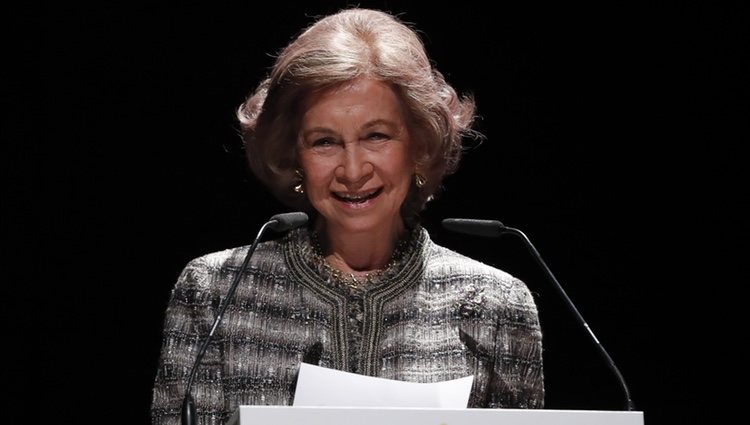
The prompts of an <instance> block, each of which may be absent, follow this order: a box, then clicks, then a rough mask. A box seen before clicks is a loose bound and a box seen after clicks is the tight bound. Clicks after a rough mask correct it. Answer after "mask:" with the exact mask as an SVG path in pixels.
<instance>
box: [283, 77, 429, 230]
mask: <svg viewBox="0 0 750 425" xmlns="http://www.w3.org/2000/svg"><path fill="white" fill-rule="evenodd" d="M297 143H298V152H299V161H300V165H301V167H302V170H303V172H304V187H305V193H306V194H307V197H308V199H309V200H310V202H311V203H312V205H313V207H314V208H315V209H316V210H317V211H318V212H319V213H320V214H321V216H322V217H323V218H324V219H325V221H326V225H327V227H328V228H329V229H335V230H336V231H343V232H355V233H359V232H371V231H376V232H378V233H380V234H382V235H383V236H386V235H388V234H389V233H390V232H393V231H398V230H399V229H400V228H401V227H400V226H402V221H401V216H400V212H399V210H400V208H401V204H402V203H403V202H404V199H406V195H407V193H408V192H409V187H410V185H411V182H412V176H413V174H414V172H415V165H414V162H413V161H412V159H411V157H410V155H409V151H410V149H409V148H410V146H409V144H410V138H409V131H408V126H407V123H406V115H405V113H404V111H403V108H402V106H401V103H400V101H399V99H398V96H397V95H396V93H395V92H394V90H393V89H392V88H391V87H390V86H389V85H387V84H385V83H382V82H379V81H375V80H371V79H364V78H363V79H358V80H355V81H353V82H351V83H349V84H345V85H343V86H340V87H335V88H332V89H329V90H326V91H323V92H322V93H319V94H316V95H313V96H311V97H310V98H309V99H308V100H307V102H306V104H305V107H304V109H303V113H302V121H301V126H300V133H299V137H298V142H297ZM386 232H389V233H386ZM391 234H392V233H391Z"/></svg>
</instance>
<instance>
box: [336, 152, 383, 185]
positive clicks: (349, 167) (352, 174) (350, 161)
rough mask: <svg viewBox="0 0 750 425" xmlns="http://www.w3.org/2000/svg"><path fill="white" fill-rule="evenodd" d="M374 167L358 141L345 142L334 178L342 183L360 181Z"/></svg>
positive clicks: (365, 177)
mask: <svg viewBox="0 0 750 425" xmlns="http://www.w3.org/2000/svg"><path fill="white" fill-rule="evenodd" d="M373 170H374V167H373V165H372V162H370V160H369V158H368V157H367V153H366V152H363V150H362V148H361V147H360V146H359V144H358V143H347V144H346V145H345V148H344V152H343V154H342V159H341V163H340V164H339V165H338V167H336V173H335V174H336V178H337V179H339V180H340V181H342V182H343V183H348V184H352V183H362V182H364V181H365V180H367V178H368V177H369V176H370V175H371V174H372V172H373Z"/></svg>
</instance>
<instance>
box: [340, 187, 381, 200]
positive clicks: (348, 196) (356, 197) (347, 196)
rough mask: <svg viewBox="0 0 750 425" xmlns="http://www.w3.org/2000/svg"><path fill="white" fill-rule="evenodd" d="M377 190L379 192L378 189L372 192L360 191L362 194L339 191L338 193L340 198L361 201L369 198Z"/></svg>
mask: <svg viewBox="0 0 750 425" xmlns="http://www.w3.org/2000/svg"><path fill="white" fill-rule="evenodd" d="M375 192H377V189H376V190H373V191H372V192H368V193H360V194H349V193H337V194H336V195H338V196H339V197H340V198H343V199H346V200H348V201H360V200H362V199H366V198H369V197H370V196H372V195H373V194H374V193H375Z"/></svg>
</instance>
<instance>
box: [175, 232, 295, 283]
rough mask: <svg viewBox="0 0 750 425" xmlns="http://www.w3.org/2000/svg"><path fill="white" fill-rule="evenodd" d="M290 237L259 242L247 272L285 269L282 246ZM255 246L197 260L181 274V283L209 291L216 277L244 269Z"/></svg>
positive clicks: (234, 248)
mask: <svg viewBox="0 0 750 425" xmlns="http://www.w3.org/2000/svg"><path fill="white" fill-rule="evenodd" d="M285 239H286V238H278V239H273V240H268V241H264V242H261V243H259V244H258V245H257V246H256V248H255V251H254V252H253V253H252V257H250V261H249V263H248V265H247V268H246V272H255V273H257V272H259V271H263V270H266V271H271V270H267V269H272V268H278V267H283V264H284V261H283V253H282V246H283V244H284V243H286V242H285ZM250 248H251V245H242V246H237V247H232V248H226V249H223V250H220V251H214V252H209V253H206V254H203V255H201V256H199V257H195V258H193V259H191V260H190V261H188V262H187V264H186V265H185V267H184V268H183V269H182V271H181V272H180V277H179V284H180V285H182V286H192V287H196V289H199V288H206V287H208V286H211V282H212V280H213V278H214V277H223V278H226V277H227V276H230V275H233V274H236V273H237V272H239V271H240V269H241V268H242V265H243V263H244V262H245V258H246V256H247V255H248V252H249V251H250Z"/></svg>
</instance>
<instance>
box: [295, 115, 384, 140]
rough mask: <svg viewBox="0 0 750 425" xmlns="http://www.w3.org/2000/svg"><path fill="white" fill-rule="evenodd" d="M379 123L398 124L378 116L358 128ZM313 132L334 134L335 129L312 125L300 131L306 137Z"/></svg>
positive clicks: (368, 127)
mask: <svg viewBox="0 0 750 425" xmlns="http://www.w3.org/2000/svg"><path fill="white" fill-rule="evenodd" d="M379 125H385V126H388V127H391V128H398V127H399V125H398V124H397V123H395V122H393V121H391V120H387V119H384V118H378V119H375V120H372V121H368V122H366V123H365V124H364V125H363V126H362V127H361V128H360V130H368V129H370V128H372V127H377V126H379ZM313 133H323V134H336V132H335V131H333V130H331V129H330V128H328V127H313V128H310V129H307V130H305V131H303V132H302V137H307V136H308V135H310V134H313Z"/></svg>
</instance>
